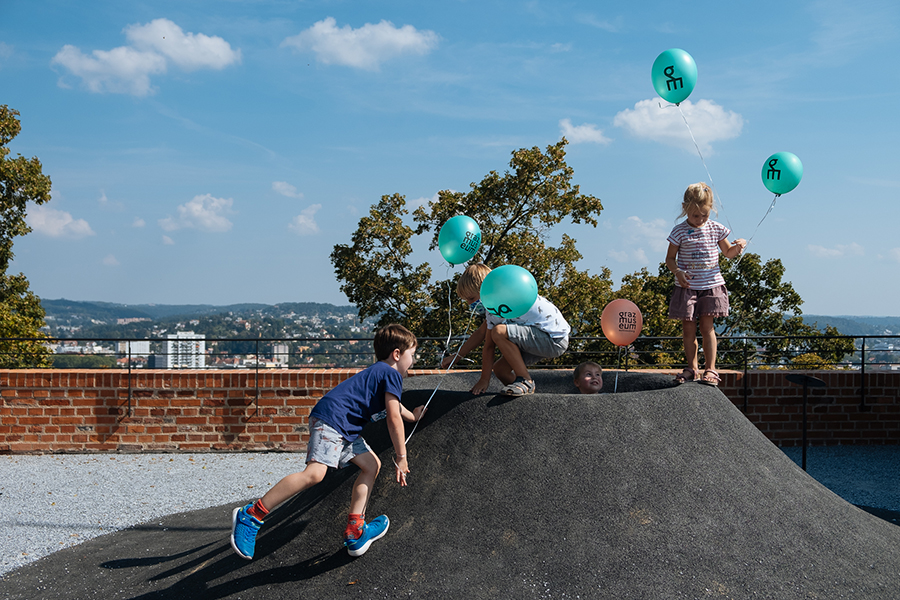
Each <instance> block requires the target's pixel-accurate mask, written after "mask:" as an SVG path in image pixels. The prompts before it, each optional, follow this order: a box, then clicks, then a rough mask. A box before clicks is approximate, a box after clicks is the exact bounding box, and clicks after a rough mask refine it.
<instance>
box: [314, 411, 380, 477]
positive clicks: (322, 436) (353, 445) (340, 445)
mask: <svg viewBox="0 0 900 600" xmlns="http://www.w3.org/2000/svg"><path fill="white" fill-rule="evenodd" d="M366 452H372V449H371V448H369V445H368V444H367V443H366V440H364V439H363V438H362V436H359V437H357V438H356V439H355V440H353V441H352V442H348V441H347V440H345V439H344V436H342V435H341V434H340V432H338V430H337V429H335V428H334V427H332V426H331V425H329V424H328V423H326V422H325V421H322V420H321V419H317V418H315V417H310V418H309V444H308V445H307V446H306V462H308V463H311V462H317V463H321V464H323V465H325V466H326V467H331V468H332V469H343V468H344V467H346V466H347V465H349V464H350V461H352V460H353V459H354V458H356V457H357V456H359V455H360V454H365V453H366Z"/></svg>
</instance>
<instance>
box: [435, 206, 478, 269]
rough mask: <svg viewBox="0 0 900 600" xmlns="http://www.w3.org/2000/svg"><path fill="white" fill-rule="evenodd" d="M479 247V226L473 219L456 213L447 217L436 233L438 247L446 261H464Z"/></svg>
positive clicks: (473, 254)
mask: <svg viewBox="0 0 900 600" xmlns="http://www.w3.org/2000/svg"><path fill="white" fill-rule="evenodd" d="M480 247H481V228H480V227H479V226H478V223H476V222H475V219H473V218H471V217H467V216H465V215H456V216H455V217H451V218H449V219H447V221H446V222H445V223H444V224H443V225H442V226H441V231H440V232H439V233H438V249H439V250H440V251H441V256H443V257H444V258H445V259H446V260H447V262H448V263H450V264H451V265H458V264H460V263H464V262H466V261H467V260H469V259H470V258H472V257H473V256H475V253H476V252H478V248H480Z"/></svg>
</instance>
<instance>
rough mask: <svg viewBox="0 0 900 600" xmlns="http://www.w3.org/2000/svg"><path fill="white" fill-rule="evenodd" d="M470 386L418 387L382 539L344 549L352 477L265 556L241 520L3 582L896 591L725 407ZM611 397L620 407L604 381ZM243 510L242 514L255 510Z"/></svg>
mask: <svg viewBox="0 0 900 600" xmlns="http://www.w3.org/2000/svg"><path fill="white" fill-rule="evenodd" d="M475 377H476V375H475V374H454V375H451V376H448V377H445V378H443V379H441V378H440V377H439V376H429V377H416V378H412V379H410V380H408V381H407V384H406V386H407V391H405V392H404V395H403V401H404V403H405V404H407V405H408V406H415V405H417V404H422V403H424V402H425V401H427V400H428V398H429V397H430V396H431V393H432V390H433V389H434V388H435V387H436V386H437V385H438V383H440V390H439V391H438V392H437V394H435V395H434V398H433V400H432V401H431V405H430V408H429V411H428V413H427V414H426V417H425V418H424V419H423V421H422V422H421V423H420V424H419V427H418V428H417V429H416V431H415V433H414V434H413V437H412V439H411V441H410V443H409V445H408V453H409V458H410V467H411V469H412V473H411V477H410V485H409V487H406V488H401V487H400V486H398V485H397V484H396V483H394V481H393V469H392V468H390V466H391V456H392V454H393V453H392V451H391V450H390V441H389V438H388V436H387V432H386V429H385V426H384V422H380V423H374V424H371V425H370V426H369V427H368V428H367V430H366V432H365V436H366V439H367V440H368V441H369V443H370V445H371V446H372V447H373V449H374V450H375V451H376V453H378V454H379V456H380V457H381V460H382V463H383V464H384V465H385V467H384V468H383V469H382V473H381V475H380V476H379V479H378V481H377V483H376V486H375V489H374V491H373V495H372V499H371V501H370V507H369V511H368V513H369V516H370V517H373V516H377V515H378V514H381V513H385V514H387V515H388V516H389V517H390V518H391V527H390V529H389V531H388V533H387V535H386V536H385V537H384V538H383V539H382V540H379V541H377V542H375V543H374V544H373V546H372V548H371V549H370V550H369V551H368V553H366V555H365V556H363V557H361V558H357V559H352V558H350V557H349V556H348V555H347V553H346V551H345V550H344V549H343V548H342V546H341V539H340V538H341V533H342V531H343V527H344V524H345V522H346V512H347V505H348V503H349V497H350V488H351V485H352V479H353V476H354V472H353V470H352V469H347V470H343V471H338V472H334V473H332V474H330V475H329V477H328V478H326V480H325V481H324V482H323V483H322V484H320V485H319V486H317V487H316V488H313V489H311V490H309V491H307V492H305V493H303V494H300V495H298V496H297V497H295V498H293V499H292V500H290V501H288V502H287V503H285V505H284V506H282V507H280V508H279V509H278V510H277V511H275V512H273V514H272V515H271V516H270V517H269V518H268V519H267V521H266V524H265V526H264V528H263V530H262V532H261V534H260V537H259V540H258V543H257V550H256V558H255V559H254V560H253V561H251V562H247V561H244V560H242V559H240V558H239V557H237V556H236V555H235V554H234V553H233V552H232V550H231V548H230V545H229V542H228V535H229V531H230V515H231V510H232V508H233V507H234V504H233V503H232V504H226V505H222V506H218V507H214V508H209V509H204V510H199V511H194V512H187V513H180V514H175V515H171V516H167V517H163V518H160V519H158V520H154V521H152V522H148V523H145V524H143V525H140V526H137V527H133V528H129V529H127V530H124V531H120V532H116V533H112V534H109V535H105V536H102V537H98V538H95V539H93V540H90V541H88V542H85V543H83V544H80V545H78V546H75V547H72V548H67V549H64V550H61V551H59V552H56V553H54V554H52V555H50V556H48V557H46V558H43V559H41V560H38V561H36V562H34V563H31V564H29V565H26V566H25V567H22V568H20V569H17V570H15V571H13V572H12V573H9V574H7V575H6V576H5V577H4V578H3V579H2V580H0V586H2V587H0V589H2V593H3V596H4V597H6V598H10V599H19V598H42V599H51V598H67V599H68V598H104V599H113V598H141V599H143V598H160V599H161V598H167V599H181V598H185V599H187V598H191V599H194V598H248V599H249V598H254V599H255V598H266V599H280V598H316V599H321V598H408V597H426V598H427V597H433V598H446V597H465V598H474V599H478V598H648V599H657V598H829V599H832V598H865V599H881V598H884V599H888V598H890V599H892V600H893V599H894V598H896V597H897V596H898V589H900V528H898V527H897V526H896V525H893V524H891V523H890V522H888V521H886V520H884V519H881V518H878V517H876V516H873V515H872V514H869V513H868V512H866V511H864V510H860V509H859V508H857V507H855V506H853V505H852V504H850V503H849V502H847V501H846V500H844V499H842V498H841V497H839V496H838V495H836V494H835V493H834V492H832V491H830V490H829V489H827V488H826V487H824V486H823V485H822V484H820V483H818V482H817V481H816V480H815V479H813V478H812V477H811V476H810V475H808V474H807V473H804V472H803V471H802V470H801V469H800V468H799V467H798V466H797V465H796V464H795V463H794V461H792V460H791V458H789V457H788V456H786V455H785V453H784V452H782V451H781V450H779V449H778V448H777V447H775V446H774V445H772V444H771V443H770V442H769V441H768V440H766V439H765V437H764V436H763V435H762V434H761V433H759V431H758V430H757V429H756V428H755V427H753V425H752V424H750V423H749V422H748V421H747V420H746V419H745V418H744V417H743V415H741V413H740V411H738V410H737V409H735V408H734V406H733V405H732V404H731V402H730V401H728V399H727V398H725V396H724V395H722V393H721V392H719V391H718V390H717V389H714V388H710V387H707V386H702V385H700V384H695V383H692V384H685V385H682V386H673V385H672V383H671V377H670V376H666V375H656V374H637V373H623V374H621V375H620V376H619V381H618V393H615V394H612V393H605V394H600V395H593V396H581V395H577V394H571V393H569V392H571V391H572V389H571V380H570V379H569V377H568V375H567V374H566V373H553V372H536V373H535V379H536V381H537V393H536V394H535V395H533V396H527V397H523V398H518V399H508V398H505V397H502V396H498V395H494V394H487V395H483V396H479V397H473V396H472V395H471V394H469V393H468V392H467V391H466V390H468V388H469V387H470V386H471V385H472V383H474V380H475ZM605 379H606V387H605V389H606V390H609V391H611V390H612V385H613V381H612V377H611V376H609V375H607V377H605ZM249 499H251V498H248V500H249Z"/></svg>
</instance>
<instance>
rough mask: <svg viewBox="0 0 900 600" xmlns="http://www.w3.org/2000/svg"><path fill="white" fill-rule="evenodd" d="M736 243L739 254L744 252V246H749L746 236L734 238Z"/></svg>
mask: <svg viewBox="0 0 900 600" xmlns="http://www.w3.org/2000/svg"><path fill="white" fill-rule="evenodd" d="M734 245H735V246H737V247H738V255H740V254H742V253H743V252H744V248H746V247H747V240H745V239H744V238H738V239H736V240H734Z"/></svg>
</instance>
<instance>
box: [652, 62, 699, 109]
mask: <svg viewBox="0 0 900 600" xmlns="http://www.w3.org/2000/svg"><path fill="white" fill-rule="evenodd" d="M650 79H651V80H652V81H653V89H655V90H656V93H657V94H659V95H660V96H662V98H663V100H665V101H667V102H671V103H672V104H680V103H681V102H682V101H684V100H685V99H686V98H687V97H688V96H690V95H691V92H693V91H694V86H695V85H697V63H695V62H694V59H693V58H692V57H691V55H690V54H688V53H687V52H685V51H684V50H681V49H679V48H672V49H670V50H666V51H665V52H663V53H662V54H660V55H659V56H657V57H656V60H655V61H653V68H652V69H651V70H650Z"/></svg>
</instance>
